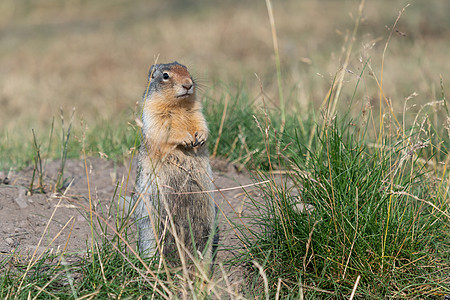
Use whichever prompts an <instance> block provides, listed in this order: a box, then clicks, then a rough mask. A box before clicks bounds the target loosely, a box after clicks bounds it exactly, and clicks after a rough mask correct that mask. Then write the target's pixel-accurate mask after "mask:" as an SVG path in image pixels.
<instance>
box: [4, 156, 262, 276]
mask: <svg viewBox="0 0 450 300" xmlns="http://www.w3.org/2000/svg"><path fill="white" fill-rule="evenodd" d="M86 167H87V171H88V172H87V175H86ZM213 169H214V176H215V178H214V182H215V185H216V186H217V188H219V189H224V190H223V191H220V192H216V193H215V200H216V203H217V205H218V206H219V216H220V217H219V218H220V221H219V224H220V225H219V230H220V247H219V250H220V251H219V253H218V257H217V261H216V262H217V263H219V262H224V261H226V260H227V259H229V258H230V257H231V256H232V255H233V254H234V253H235V251H238V249H239V240H238V238H237V236H236V232H235V231H234V230H233V229H232V226H231V224H232V223H233V222H236V223H240V222H241V220H239V219H238V217H242V216H243V215H244V214H245V209H246V208H245V207H246V204H245V203H246V200H248V195H247V193H248V192H251V193H256V190H255V187H253V186H250V187H247V188H246V189H245V192H244V189H242V188H240V187H241V186H244V185H248V184H252V182H253V180H252V178H251V176H250V175H249V174H248V173H247V172H238V171H237V170H236V168H235V167H234V166H233V165H231V164H229V163H227V162H225V161H220V160H215V161H213ZM58 170H59V162H57V161H54V162H49V163H48V164H47V165H46V166H45V171H46V173H45V177H44V184H45V190H46V193H45V194H42V193H37V192H35V193H33V194H32V195H30V193H29V192H28V189H29V187H30V183H31V178H32V174H33V168H32V167H29V168H26V169H24V170H22V171H20V172H14V173H13V172H11V173H10V174H2V175H1V177H2V178H0V180H1V182H2V183H1V184H0V259H3V258H6V257H8V256H11V255H18V256H19V257H21V258H24V259H26V258H29V257H30V256H31V255H32V254H33V252H34V250H35V249H36V248H37V249H38V253H41V252H42V251H45V250H48V251H53V253H55V251H59V252H61V251H64V249H65V251H66V252H70V253H78V254H80V255H83V254H85V253H86V249H87V247H88V246H89V245H90V238H91V227H90V222H89V217H88V211H87V210H86V208H87V207H89V189H90V198H91V201H92V205H93V206H94V209H95V210H96V211H97V212H99V213H102V211H103V215H104V216H108V215H110V216H111V215H114V213H107V212H106V210H108V209H110V208H111V207H115V203H114V201H117V199H118V197H117V196H116V197H114V193H115V191H116V188H117V187H119V188H120V186H121V185H122V187H123V189H124V190H125V187H126V186H127V184H126V182H127V180H128V187H127V188H126V192H123V195H130V194H131V191H132V190H133V185H134V180H135V175H136V170H135V164H132V166H131V169H130V166H129V165H118V164H115V163H114V162H112V161H108V160H104V159H100V158H89V159H87V160H86V164H85V161H84V160H68V161H67V162H66V165H65V171H64V178H67V182H68V183H69V182H71V184H70V186H69V187H68V188H67V189H66V191H65V192H64V195H63V196H62V195H61V194H54V193H53V192H52V191H51V189H52V187H53V186H54V183H55V180H56V178H57V174H58ZM130 170H131V171H130ZM128 174H129V176H128ZM6 176H8V177H7V180H4V179H5V177H6ZM87 178H89V186H88V180H87ZM3 181H4V182H6V183H7V184H5V183H3ZM36 182H37V181H36V180H35V185H36ZM122 183H123V184H122ZM252 190H253V192H252ZM116 193H117V191H116ZM112 199H114V200H112ZM242 220H243V219H242ZM108 222H110V223H113V222H115V220H114V219H113V217H110V219H109V220H108ZM131 242H132V244H133V246H134V247H136V244H135V241H131ZM216 271H217V270H216ZM237 271H238V269H236V268H235V269H234V272H237ZM231 277H232V278H234V279H235V280H233V281H235V282H236V280H237V281H239V278H240V277H241V276H237V277H236V274H235V275H234V276H231Z"/></svg>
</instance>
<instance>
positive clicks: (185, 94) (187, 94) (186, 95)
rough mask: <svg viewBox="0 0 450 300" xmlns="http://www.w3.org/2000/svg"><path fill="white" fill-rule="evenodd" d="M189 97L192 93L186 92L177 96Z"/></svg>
mask: <svg viewBox="0 0 450 300" xmlns="http://www.w3.org/2000/svg"><path fill="white" fill-rule="evenodd" d="M191 95H192V93H189V92H186V93H184V94H181V95H177V98H187V97H189V96H191Z"/></svg>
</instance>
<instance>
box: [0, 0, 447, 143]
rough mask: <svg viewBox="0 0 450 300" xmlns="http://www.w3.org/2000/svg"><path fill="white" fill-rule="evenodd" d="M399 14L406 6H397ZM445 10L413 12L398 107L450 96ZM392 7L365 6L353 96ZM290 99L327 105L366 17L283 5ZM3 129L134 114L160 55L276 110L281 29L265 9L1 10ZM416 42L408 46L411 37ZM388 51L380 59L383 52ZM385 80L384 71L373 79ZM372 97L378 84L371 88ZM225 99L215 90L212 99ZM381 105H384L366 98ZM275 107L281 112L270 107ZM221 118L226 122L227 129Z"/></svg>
mask: <svg viewBox="0 0 450 300" xmlns="http://www.w3.org/2000/svg"><path fill="white" fill-rule="evenodd" d="M397 5H398V6H397ZM448 6H449V4H448V3H446V2H443V1H441V2H439V3H437V2H433V4H431V5H425V4H422V3H421V2H420V1H411V6H410V7H409V8H408V10H407V12H406V13H405V15H404V17H403V18H402V21H401V22H400V24H399V32H398V33H396V34H395V35H394V37H393V40H392V42H391V45H390V48H389V53H387V58H386V65H385V70H384V72H385V78H384V91H385V93H386V94H387V96H388V97H390V98H391V99H392V101H393V102H394V104H395V103H398V105H399V107H402V105H403V99H404V98H405V97H406V96H407V95H410V94H411V93H412V92H417V93H418V94H419V97H418V99H417V101H418V102H423V103H424V102H427V101H428V100H429V99H434V96H435V95H433V93H434V91H435V89H436V87H438V83H439V74H443V76H444V85H445V86H449V79H448V78H447V77H446V76H445V75H446V74H448V73H449V70H450V66H449V63H448V59H446V58H447V41H448V38H449V32H450V31H449V30H448V29H449V28H450V22H449V21H448V20H447V19H446V18H445V15H443V13H444V11H448V8H449V7H448ZM402 7H403V6H402V5H400V4H393V3H392V2H390V1H370V2H369V3H367V4H366V9H365V12H364V16H363V20H362V23H361V29H360V35H361V38H360V40H362V41H364V42H363V44H358V45H355V47H356V48H357V51H354V52H353V53H354V54H353V55H352V57H351V58H350V63H349V66H348V71H349V72H350V73H351V72H353V73H354V76H348V77H347V79H346V80H347V82H346V84H352V85H353V84H355V82H356V80H357V79H358V76H357V74H359V73H360V72H361V63H360V62H359V60H360V59H362V60H363V61H365V60H366V59H367V58H369V57H370V58H371V61H372V62H373V64H374V65H376V66H379V65H380V60H381V58H380V52H381V51H378V50H379V49H380V48H381V47H383V45H384V43H385V41H386V38H387V36H388V31H387V29H386V28H385V25H389V24H391V21H392V19H393V18H395V16H396V14H397V12H398V10H400V9H401V8H402ZM273 10H274V16H275V21H276V26H277V34H278V44H279V50H280V59H281V70H282V78H283V87H284V92H285V98H286V101H287V107H288V108H289V107H292V106H293V105H294V107H296V108H298V109H300V108H302V107H305V106H306V105H308V103H315V104H316V105H318V103H320V101H321V100H322V99H323V95H324V94H325V91H326V90H327V88H328V87H329V86H330V82H331V81H332V79H333V76H334V74H335V72H336V70H337V69H338V68H339V66H340V64H341V63H343V60H342V59H341V56H342V53H343V52H344V51H345V49H342V53H341V46H342V45H343V41H344V39H345V37H346V36H347V34H348V30H349V29H350V28H351V24H352V23H353V20H352V19H353V18H354V16H356V14H357V6H356V5H354V3H353V2H349V1H346V2H343V1H339V2H336V1H301V2H299V1H284V2H283V3H274V5H273ZM0 20H1V21H0V32H1V33H2V39H1V40H0V41H1V42H0V65H1V66H2V69H1V72H0V91H1V92H0V105H1V107H2V109H1V110H0V128H2V129H7V130H9V131H10V135H11V132H12V131H13V130H19V131H18V132H20V133H22V134H23V133H27V134H28V133H29V132H28V131H29V128H30V127H33V128H37V129H39V128H40V127H42V126H43V125H46V126H48V125H49V124H50V123H51V119H52V116H55V115H56V116H57V115H59V108H60V107H63V108H64V110H65V111H70V110H71V109H72V107H76V109H77V117H78V118H81V117H82V118H83V119H85V120H86V122H87V123H88V124H89V125H90V126H91V127H92V126H94V125H95V124H97V123H99V122H102V119H114V118H115V116H117V114H118V113H119V112H122V111H124V110H125V109H126V108H129V107H133V106H134V103H135V102H136V101H137V100H139V98H140V95H141V93H142V90H143V87H144V86H145V80H146V73H147V69H148V67H149V65H150V64H152V62H153V61H154V58H155V56H156V55H160V61H172V60H178V61H180V62H183V63H185V64H187V65H188V66H190V67H191V69H192V70H193V72H194V74H196V75H197V77H199V79H200V81H201V83H203V84H204V85H205V88H204V90H205V92H206V93H208V94H211V95H213V98H215V99H218V98H219V97H220V96H221V95H223V93H224V89H225V88H224V87H220V86H215V85H214V82H217V81H221V82H225V83H226V85H233V84H235V83H239V82H242V81H245V82H246V84H247V85H248V89H249V90H250V91H251V95H258V93H259V87H258V82H257V80H256V78H255V77H254V75H253V74H254V73H257V74H258V75H259V76H260V78H262V83H263V85H264V88H265V91H266V92H267V94H268V95H267V98H268V99H269V101H272V103H273V105H275V106H276V105H278V100H277V99H276V98H277V94H278V85H277V79H276V72H274V69H275V68H274V67H275V61H274V57H273V45H272V37H271V28H270V24H269V22H268V16H267V11H266V7H265V3H264V1H260V2H258V3H254V2H250V1H244V2H237V1H226V2H222V3H221V4H210V3H209V2H206V1H196V2H193V3H187V2H186V3H185V2H184V1H175V2H173V3H172V4H167V3H160V2H154V3H150V2H147V1H134V2H133V5H130V2H127V1H107V2H103V1H89V2H85V1H73V2H70V3H66V2H60V1H54V0H49V1H40V2H38V3H35V2H25V1H12V0H5V1H2V3H1V4H0ZM403 33H404V34H406V36H404V35H403ZM374 49H377V51H374ZM374 71H375V72H377V71H379V70H374ZM364 84H366V85H367V86H368V89H369V88H370V87H371V86H374V85H375V82H374V81H370V80H366V82H364ZM212 87H214V90H212V89H211V88H212ZM360 96H361V97H366V98H369V99H372V98H373V100H374V101H373V102H371V103H372V105H374V106H376V105H378V104H377V96H376V95H370V94H367V95H360ZM271 99H272V100H271ZM219 118H220V116H218V119H219Z"/></svg>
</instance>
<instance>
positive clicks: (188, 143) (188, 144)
mask: <svg viewBox="0 0 450 300" xmlns="http://www.w3.org/2000/svg"><path fill="white" fill-rule="evenodd" d="M195 143H196V138H194V137H192V135H191V134H190V133H188V134H187V136H186V137H185V138H184V140H183V141H182V142H181V145H182V146H183V147H185V148H192V147H195V146H194V144H195Z"/></svg>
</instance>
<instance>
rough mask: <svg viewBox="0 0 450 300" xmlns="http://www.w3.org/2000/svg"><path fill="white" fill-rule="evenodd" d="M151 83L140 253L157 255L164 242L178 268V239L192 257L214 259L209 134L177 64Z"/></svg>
mask: <svg viewBox="0 0 450 300" xmlns="http://www.w3.org/2000/svg"><path fill="white" fill-rule="evenodd" d="M164 76H166V77H167V78H164ZM149 80H150V82H149V89H148V91H147V92H146V95H144V99H143V118H142V121H143V127H142V140H141V148H140V151H139V166H138V177H137V180H136V194H135V197H134V201H135V202H138V203H137V208H136V211H135V217H136V219H137V223H138V229H139V247H140V250H141V251H142V252H144V253H145V254H146V255H153V254H154V253H155V252H156V248H157V244H158V243H157V241H156V240H160V241H161V242H162V243H161V244H162V245H163V247H164V251H163V254H164V255H165V256H166V258H168V259H169V260H170V261H172V262H174V264H179V262H180V253H178V247H177V245H176V238H178V240H179V242H180V243H182V245H183V246H184V247H185V248H186V249H187V251H188V252H189V253H191V254H192V255H193V256H197V253H196V251H195V250H199V251H200V253H202V256H204V257H205V258H206V259H207V260H210V259H211V258H212V237H213V235H214V234H215V231H216V227H215V220H216V208H215V204H214V199H213V193H212V192H206V191H211V190H212V189H213V185H212V172H211V167H210V163H209V155H208V152H207V149H206V144H205V142H206V140H207V138H208V134H209V132H208V127H207V124H206V121H205V118H204V116H203V113H202V107H201V103H200V101H198V100H197V99H196V95H195V82H194V81H193V80H192V78H191V76H190V74H189V72H188V71H187V69H186V67H184V66H182V65H180V64H178V63H172V64H166V65H156V66H153V67H152V69H151V71H150V76H149ZM172 225H173V226H172ZM164 233H165V234H164ZM192 240H193V241H194V243H192ZM182 248H183V247H182ZM182 252H183V251H182ZM181 255H182V256H184V259H186V257H188V256H187V255H186V253H182V254H181Z"/></svg>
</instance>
